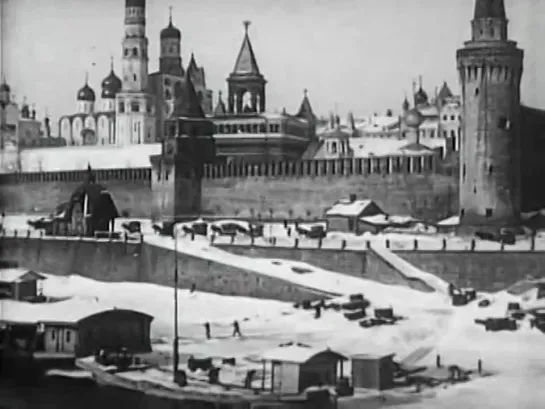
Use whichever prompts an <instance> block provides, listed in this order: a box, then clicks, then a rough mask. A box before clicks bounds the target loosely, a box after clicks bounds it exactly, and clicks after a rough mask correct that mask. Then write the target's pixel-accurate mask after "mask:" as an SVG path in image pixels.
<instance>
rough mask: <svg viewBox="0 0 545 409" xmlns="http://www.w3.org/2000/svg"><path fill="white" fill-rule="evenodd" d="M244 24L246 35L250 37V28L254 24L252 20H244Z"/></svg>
mask: <svg viewBox="0 0 545 409" xmlns="http://www.w3.org/2000/svg"><path fill="white" fill-rule="evenodd" d="M242 24H244V34H246V35H248V28H249V27H250V24H252V22H251V21H250V20H244V21H243V22H242Z"/></svg>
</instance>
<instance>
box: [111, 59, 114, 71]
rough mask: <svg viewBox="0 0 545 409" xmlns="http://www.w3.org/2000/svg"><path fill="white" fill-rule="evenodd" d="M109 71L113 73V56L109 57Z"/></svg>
mask: <svg viewBox="0 0 545 409" xmlns="http://www.w3.org/2000/svg"><path fill="white" fill-rule="evenodd" d="M110 70H111V71H112V72H114V56H113V55H110Z"/></svg>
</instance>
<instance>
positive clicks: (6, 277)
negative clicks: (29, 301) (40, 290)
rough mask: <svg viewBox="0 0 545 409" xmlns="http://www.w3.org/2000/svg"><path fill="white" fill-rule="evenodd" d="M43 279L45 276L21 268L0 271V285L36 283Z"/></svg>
mask: <svg viewBox="0 0 545 409" xmlns="http://www.w3.org/2000/svg"><path fill="white" fill-rule="evenodd" d="M45 279H46V277H45V276H43V275H41V274H39V273H36V272H35V271H32V270H27V269H25V268H22V267H12V268H2V269H0V283H14V282H21V281H36V280H45Z"/></svg>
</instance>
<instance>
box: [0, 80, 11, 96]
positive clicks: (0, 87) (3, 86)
mask: <svg viewBox="0 0 545 409" xmlns="http://www.w3.org/2000/svg"><path fill="white" fill-rule="evenodd" d="M0 92H5V93H8V94H9V93H10V92H11V88H10V86H9V85H8V84H7V83H6V82H5V81H2V84H0Z"/></svg>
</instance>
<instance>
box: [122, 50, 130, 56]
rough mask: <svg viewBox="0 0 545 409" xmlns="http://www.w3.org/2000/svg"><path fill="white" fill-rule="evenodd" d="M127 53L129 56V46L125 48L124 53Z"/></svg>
mask: <svg viewBox="0 0 545 409" xmlns="http://www.w3.org/2000/svg"><path fill="white" fill-rule="evenodd" d="M123 54H124V55H125V57H127V56H128V55H129V49H128V48H125V51H124V53H123Z"/></svg>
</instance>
